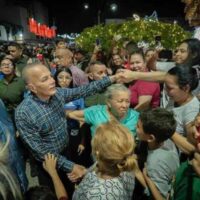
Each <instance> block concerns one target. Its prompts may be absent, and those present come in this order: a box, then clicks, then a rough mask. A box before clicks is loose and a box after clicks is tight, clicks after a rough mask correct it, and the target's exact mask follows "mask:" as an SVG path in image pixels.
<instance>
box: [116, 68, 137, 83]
mask: <svg viewBox="0 0 200 200" xmlns="http://www.w3.org/2000/svg"><path fill="white" fill-rule="evenodd" d="M136 75H137V72H133V71H131V70H128V69H119V70H117V74H116V76H117V77H116V81H117V82H118V83H129V82H131V81H134V80H137V76H136Z"/></svg>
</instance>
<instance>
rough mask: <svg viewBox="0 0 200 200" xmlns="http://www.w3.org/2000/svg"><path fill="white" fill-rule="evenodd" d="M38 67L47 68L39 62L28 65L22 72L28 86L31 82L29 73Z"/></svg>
mask: <svg viewBox="0 0 200 200" xmlns="http://www.w3.org/2000/svg"><path fill="white" fill-rule="evenodd" d="M37 66H44V67H46V66H45V65H43V64H41V63H39V62H35V63H31V64H27V65H26V66H25V67H24V69H23V71H22V78H23V80H24V81H25V83H26V84H27V83H28V81H29V71H31V70H32V69H34V68H36V67H37Z"/></svg>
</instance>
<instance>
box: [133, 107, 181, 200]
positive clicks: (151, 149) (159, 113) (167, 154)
mask: <svg viewBox="0 0 200 200" xmlns="http://www.w3.org/2000/svg"><path fill="white" fill-rule="evenodd" d="M175 129H176V121H175V119H174V117H173V114H172V113H171V112H169V111H167V110H166V109H163V108H155V109H153V110H148V111H146V112H142V113H141V115H140V119H139V121H138V126H137V135H138V138H139V139H140V140H141V141H144V142H147V146H148V153H147V160H146V173H147V176H148V177H149V178H150V179H151V180H152V182H153V183H154V184H155V186H156V188H157V190H158V191H159V193H160V196H162V197H163V198H166V197H167V195H168V193H169V191H170V189H171V181H172V178H173V176H174V175H175V172H176V170H177V168H178V167H179V156H178V153H177V151H176V150H175V149H176V148H175V146H174V144H173V143H172V141H171V140H169V139H170V138H171V136H172V135H173V134H174V132H175ZM147 184H148V181H147ZM148 186H149V185H148ZM149 189H150V191H151V193H152V196H153V197H154V198H155V199H156V196H155V194H154V190H153V189H152V188H151V187H150V186H149Z"/></svg>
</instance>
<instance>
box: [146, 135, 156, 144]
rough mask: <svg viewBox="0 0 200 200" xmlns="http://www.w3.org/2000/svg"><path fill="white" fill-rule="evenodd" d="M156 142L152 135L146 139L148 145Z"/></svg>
mask: <svg viewBox="0 0 200 200" xmlns="http://www.w3.org/2000/svg"><path fill="white" fill-rule="evenodd" d="M155 141H156V138H155V136H154V135H153V134H150V135H149V138H148V139H147V142H148V143H152V142H155Z"/></svg>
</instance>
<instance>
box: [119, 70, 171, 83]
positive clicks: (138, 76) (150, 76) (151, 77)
mask: <svg viewBox="0 0 200 200" xmlns="http://www.w3.org/2000/svg"><path fill="white" fill-rule="evenodd" d="M120 72H123V76H122V77H121V79H120V80H121V82H125V83H129V82H131V81H134V80H144V81H158V82H164V79H165V76H166V74H167V72H159V71H156V72H148V73H146V72H133V71H130V70H127V69H120Z"/></svg>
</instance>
